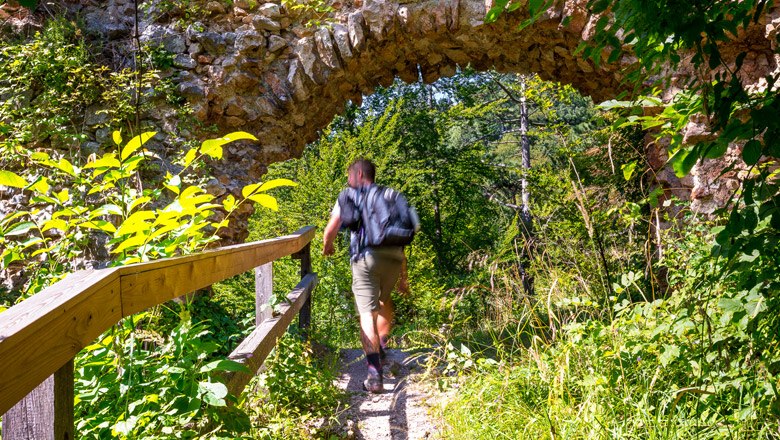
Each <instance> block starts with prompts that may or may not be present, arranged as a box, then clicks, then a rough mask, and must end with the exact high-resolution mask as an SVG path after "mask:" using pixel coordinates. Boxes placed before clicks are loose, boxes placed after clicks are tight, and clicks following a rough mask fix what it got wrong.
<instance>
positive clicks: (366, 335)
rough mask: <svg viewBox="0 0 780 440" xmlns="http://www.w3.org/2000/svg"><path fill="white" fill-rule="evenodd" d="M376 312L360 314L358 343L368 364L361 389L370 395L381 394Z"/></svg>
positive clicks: (380, 363)
mask: <svg viewBox="0 0 780 440" xmlns="http://www.w3.org/2000/svg"><path fill="white" fill-rule="evenodd" d="M377 315H378V313H377V312H371V313H361V314H360V341H361V342H362V344H363V351H365V353H366V361H367V362H368V367H367V370H368V374H367V375H366V380H365V381H363V388H364V389H365V390H366V391H370V392H372V393H381V392H382V361H381V359H380V357H379V334H378V333H377V330H376V320H377Z"/></svg>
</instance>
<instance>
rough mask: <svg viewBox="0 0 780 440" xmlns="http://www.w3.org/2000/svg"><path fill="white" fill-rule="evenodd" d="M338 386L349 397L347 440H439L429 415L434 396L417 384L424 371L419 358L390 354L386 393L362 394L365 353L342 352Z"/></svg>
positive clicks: (344, 417) (385, 368) (346, 420)
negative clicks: (430, 439)
mask: <svg viewBox="0 0 780 440" xmlns="http://www.w3.org/2000/svg"><path fill="white" fill-rule="evenodd" d="M341 361H342V370H341V371H342V373H341V377H340V378H339V380H338V386H339V387H341V388H342V389H344V390H346V391H347V392H348V393H349V394H350V408H349V409H348V410H347V411H346V412H345V413H344V414H343V415H342V419H343V422H342V426H343V427H344V432H345V434H346V435H347V438H355V439H371V440H374V439H391V440H416V439H427V438H435V437H438V436H437V435H436V434H437V433H438V432H439V429H438V428H437V426H436V425H435V424H434V423H433V421H432V419H431V417H430V415H429V414H428V413H429V408H430V407H429V405H428V404H427V401H428V400H429V399H430V397H431V396H429V395H428V393H427V392H426V391H425V390H424V387H423V386H422V385H421V384H419V383H416V381H415V376H416V375H417V374H419V373H421V372H422V371H423V368H422V367H421V366H420V364H419V362H420V359H419V357H417V355H412V354H410V353H406V352H403V351H401V350H388V351H387V359H386V360H385V366H384V373H385V378H384V392H382V393H380V394H372V393H369V392H367V391H364V390H363V379H365V377H366V361H365V358H364V356H363V351H362V350H342V352H341Z"/></svg>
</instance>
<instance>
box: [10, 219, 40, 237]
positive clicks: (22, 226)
mask: <svg viewBox="0 0 780 440" xmlns="http://www.w3.org/2000/svg"><path fill="white" fill-rule="evenodd" d="M34 227H35V223H33V222H22V223H17V224H16V225H14V227H12V228H11V229H10V230H9V231H8V232H6V233H5V234H3V235H5V236H6V237H8V236H17V235H24V234H26V233H28V232H29V231H30V229H32V228H34Z"/></svg>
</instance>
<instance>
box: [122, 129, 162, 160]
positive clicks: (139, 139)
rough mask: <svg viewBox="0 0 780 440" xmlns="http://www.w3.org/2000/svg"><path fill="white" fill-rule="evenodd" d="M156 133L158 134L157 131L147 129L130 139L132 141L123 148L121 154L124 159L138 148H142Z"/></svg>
mask: <svg viewBox="0 0 780 440" xmlns="http://www.w3.org/2000/svg"><path fill="white" fill-rule="evenodd" d="M156 134H157V132H156V131H147V132H145V133H141V134H139V135H138V136H136V137H134V138H132V139H130V141H129V142H128V143H127V144H126V145H125V147H124V148H123V149H122V154H121V156H120V158H121V159H122V161H124V160H125V159H127V158H128V157H130V155H131V154H133V153H134V152H135V151H136V150H138V149H139V148H141V147H142V146H143V145H144V144H145V143H146V142H147V141H148V140H149V139H151V138H153V137H154V136H155V135H156Z"/></svg>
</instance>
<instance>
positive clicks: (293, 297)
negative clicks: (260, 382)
mask: <svg viewBox="0 0 780 440" xmlns="http://www.w3.org/2000/svg"><path fill="white" fill-rule="evenodd" d="M316 286H317V274H315V273H310V274H308V275H306V276H305V277H304V278H303V279H302V280H301V282H300V283H298V285H297V286H295V288H294V289H293V290H292V291H291V292H290V294H289V295H287V301H288V303H287V304H283V305H282V306H281V307H280V309H281V310H280V313H279V315H277V316H274V317H272V318H271V319H268V320H266V321H264V322H263V323H262V324H260V325H258V326H257V328H256V329H255V331H253V332H252V333H251V334H250V335H249V336H247V337H246V338H245V339H244V340H243V341H242V342H241V345H239V346H238V347H237V348H236V349H235V350H233V352H232V353H230V356H228V358H229V359H232V360H234V361H237V362H240V363H242V364H244V365H245V366H246V367H247V368H248V369H249V372H248V373H245V372H237V373H233V374H231V375H229V376H228V377H227V387H228V390H230V392H231V393H232V394H235V395H238V394H240V393H241V391H243V390H244V387H245V386H246V384H247V383H249V381H250V380H251V379H252V377H253V376H254V375H255V372H256V371H257V369H258V368H260V366H261V365H263V361H265V358H266V357H268V353H270V352H271V350H272V349H273V348H274V347H275V346H276V340H277V339H278V338H280V337H281V336H282V335H283V334H284V332H285V331H286V330H287V327H288V326H289V325H290V322H292V320H293V318H294V317H295V315H296V314H297V313H298V310H300V309H301V307H302V306H303V303H304V302H306V300H307V299H308V298H309V296H310V295H311V292H312V291H313V290H314V288H315V287H316Z"/></svg>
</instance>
